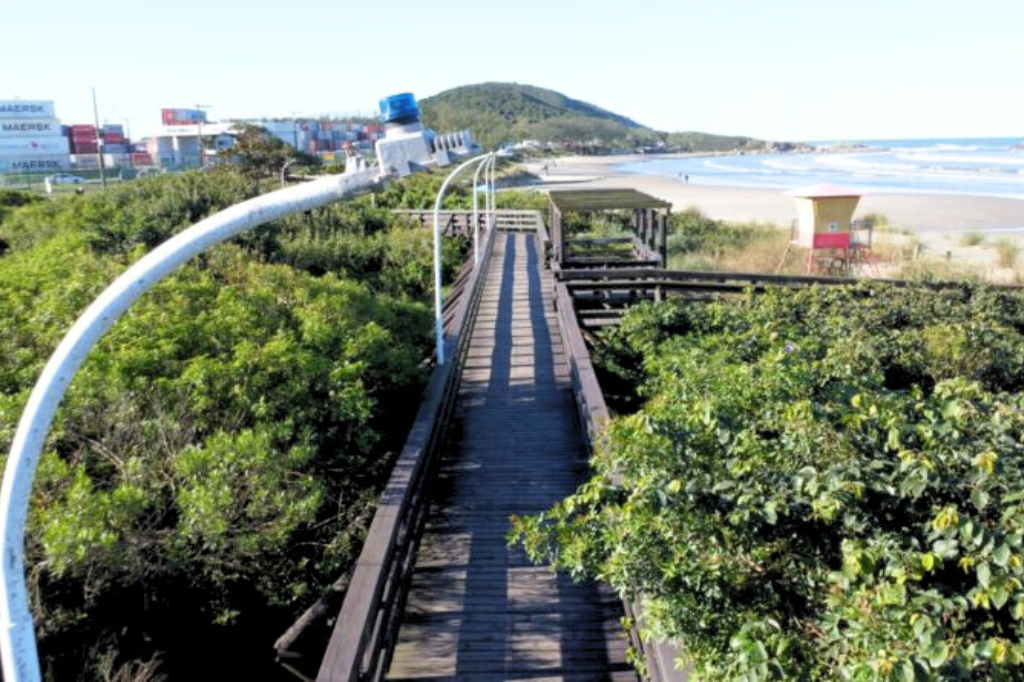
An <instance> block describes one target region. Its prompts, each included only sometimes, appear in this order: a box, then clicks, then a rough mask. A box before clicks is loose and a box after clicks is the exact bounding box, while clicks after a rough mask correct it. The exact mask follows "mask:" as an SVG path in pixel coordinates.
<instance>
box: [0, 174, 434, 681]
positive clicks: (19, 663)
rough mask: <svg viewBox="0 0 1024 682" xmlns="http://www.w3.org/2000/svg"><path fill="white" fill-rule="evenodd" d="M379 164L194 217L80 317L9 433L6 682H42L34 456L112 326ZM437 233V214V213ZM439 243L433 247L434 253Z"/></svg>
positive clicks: (362, 182)
mask: <svg viewBox="0 0 1024 682" xmlns="http://www.w3.org/2000/svg"><path fill="white" fill-rule="evenodd" d="M379 178H380V174H379V170H371V171H363V172H361V173H353V174H349V175H332V176H328V177H325V178H322V179H320V180H315V181H313V182H310V183H306V184H302V185H298V186H296V187H289V188H287V189H281V190H278V191H276V192H271V193H269V194H264V195H263V196H260V197H256V198H254V199H250V200H248V201H245V202H242V203H240V204H237V205H235V206H232V207H230V208H228V209H225V210H223V211H221V212H220V213H217V214H215V215H212V216H210V217H209V218H206V219H204V220H201V221H199V222H198V223H196V224H195V225H193V226H192V227H190V228H189V229H187V230H185V231H184V232H182V233H180V234H178V235H176V236H174V237H172V238H171V239H169V240H167V241H166V242H164V243H163V244H161V245H160V246H158V247H157V248H155V249H154V250H153V251H151V252H150V253H148V254H147V255H146V256H144V257H143V258H142V259H141V260H139V261H138V262H137V263H135V264H134V265H133V266H131V267H130V268H128V270H127V271H125V272H124V274H122V275H121V276H120V277H118V278H117V279H116V280H114V283H113V284H111V285H110V286H109V287H107V288H106V290H104V291H103V293H102V294H100V296H99V298H97V299H96V300H95V301H94V302H93V303H92V305H90V306H89V307H88V308H87V309H86V311H85V312H84V313H83V314H82V315H81V317H79V318H78V320H77V321H76V322H75V324H74V326H73V327H71V330H70V331H68V333H67V335H66V336H65V337H64V339H63V340H62V341H61V343H60V345H59V346H58V347H57V350H56V351H54V353H53V355H52V356H51V357H50V359H49V361H48V362H47V363H46V367H45V368H44V369H43V373H42V375H41V376H40V377H39V380H38V381H37V382H36V385H35V387H34V388H33V389H32V393H31V395H30V396H29V399H28V404H27V405H26V407H25V411H24V412H23V413H22V415H21V421H20V422H19V423H18V430H17V431H16V432H15V434H14V441H13V442H12V445H11V452H10V454H9V455H8V457H7V465H6V468H5V470H4V479H3V487H2V488H0V534H2V538H0V542H2V545H3V560H2V561H0V581H2V590H0V657H2V658H3V674H4V679H5V680H7V681H8V682H39V680H40V669H39V654H38V650H37V647H36V638H35V632H34V630H33V623H32V615H31V612H30V611H29V606H28V591H27V589H26V583H25V556H24V548H25V523H26V520H27V517H28V506H29V497H30V494H31V491H32V481H33V479H34V478H35V472H36V468H37V466H38V464H39V456H40V453H41V451H42V448H43V445H44V443H45V441H46V436H47V434H48V433H49V431H50V425H51V423H52V422H53V417H54V415H55V414H56V412H57V407H58V405H60V402H61V399H62V398H63V397H64V393H65V392H66V391H67V388H68V385H69V384H70V383H71V380H72V379H73V378H74V376H75V373H76V372H77V371H78V369H79V367H81V365H82V363H83V362H84V361H85V358H86V356H87V355H88V353H89V351H90V349H91V348H92V347H93V346H95V345H96V344H97V343H98V342H99V340H100V339H101V338H102V337H103V335H104V334H105V333H106V332H107V330H108V329H110V327H111V325H113V324H114V322H116V321H117V319H118V318H119V317H120V316H121V315H122V314H123V313H124V312H125V311H126V310H127V309H128V307H129V306H130V305H131V304H132V303H133V302H134V301H135V300H137V299H138V298H139V297H140V296H142V295H143V294H144V293H145V292H146V291H148V290H149V289H150V288H152V287H153V285H155V284H156V283H157V282H159V281H160V280H161V279H163V278H164V277H166V276H167V275H168V274H169V273H170V272H171V271H173V270H174V269H176V268H177V267H178V266H180V265H182V264H183V263H185V262H186V261H188V260H190V259H191V258H193V257H194V256H196V255H198V254H199V253H202V252H203V251H205V250H206V249H208V248H210V247H211V246H214V245H216V244H219V243H220V242H223V241H224V240H226V239H229V238H230V237H233V236H235V235H237V234H239V233H241V232H244V231H246V230H250V229H252V228H254V227H257V226H259V225H263V224H264V223H268V222H270V221H272V220H277V219H278V218H282V217H284V216H286V215H289V214H292V213H298V212H301V211H308V210H310V209H314V208H319V207H321V206H325V205H327V204H330V203H332V202H335V201H338V200H341V199H345V198H347V197H350V196H352V195H354V194H356V193H357V192H359V191H360V190H363V189H367V188H369V187H371V186H372V185H374V184H375V183H376V182H377V181H378V180H379ZM435 235H436V217H435ZM436 255H437V247H436V245H435V256H436Z"/></svg>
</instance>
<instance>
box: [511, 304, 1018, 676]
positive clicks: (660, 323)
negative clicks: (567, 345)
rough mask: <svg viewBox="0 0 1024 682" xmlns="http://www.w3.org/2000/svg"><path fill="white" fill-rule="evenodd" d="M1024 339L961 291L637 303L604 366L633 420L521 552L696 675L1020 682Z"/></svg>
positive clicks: (1008, 312)
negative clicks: (580, 581) (620, 609)
mask: <svg viewBox="0 0 1024 682" xmlns="http://www.w3.org/2000/svg"><path fill="white" fill-rule="evenodd" d="M1022 332H1024V298H1022V297H1021V296H1020V295H1018V294H1007V293H998V292H993V291H990V290H986V289H983V288H973V287H969V286H965V287H963V288H960V289H955V290H943V291H936V290H932V289H927V288H919V289H902V290H898V289H892V288H887V287H884V286H878V285H875V286H871V285H861V286H857V287H852V288H844V289H838V288H837V289H832V290H825V289H807V290H800V291H792V290H785V291H783V290H773V291H769V292H768V293H766V294H764V295H762V296H756V295H753V294H750V295H747V296H745V297H743V298H742V299H738V300H734V301H722V302H715V303H711V304H705V305H700V304H693V303H689V304H687V303H679V302H668V303H664V304H660V305H656V306H644V307H641V308H638V309H636V310H635V311H634V312H632V313H630V314H629V315H627V317H626V319H625V320H624V322H623V325H622V327H621V328H619V329H618V330H615V331H612V332H609V333H608V334H607V335H606V337H605V338H604V339H603V341H602V342H601V343H599V346H598V348H599V353H598V360H599V362H601V363H602V364H603V365H604V366H605V368H606V370H607V371H608V372H610V373H611V374H613V375H617V376H619V377H620V378H621V379H622V383H623V384H624V385H628V384H632V385H633V386H634V387H635V388H636V390H637V394H636V395H637V397H638V399H639V400H641V401H642V403H640V404H642V407H641V408H640V409H639V410H638V411H636V412H635V413H633V414H629V415H624V416H620V417H618V418H616V419H615V420H613V422H612V423H611V425H610V427H609V428H608V430H607V432H606V434H605V441H604V443H603V445H601V446H600V448H599V450H598V452H597V454H596V457H595V460H594V463H595V465H596V467H597V473H596V475H595V476H594V477H593V478H592V480H590V481H589V482H588V483H586V484H585V485H583V486H582V487H581V488H580V489H579V490H577V492H576V493H575V494H574V495H572V496H571V497H569V498H567V499H566V500H565V501H563V502H562V503H560V504H558V505H557V506H555V507H554V508H553V509H552V510H551V511H550V512H548V513H546V514H543V515H541V516H538V517H530V518H527V519H520V520H517V522H516V534H517V538H518V539H519V541H521V542H522V543H524V544H525V546H526V548H527V550H528V552H529V554H530V555H531V556H532V557H534V558H536V559H542V558H544V559H550V560H553V561H554V562H555V563H556V565H557V566H558V567H560V568H561V569H563V570H568V571H570V572H571V573H572V574H573V575H575V576H584V575H587V576H594V577H598V578H601V579H604V580H607V581H609V582H610V583H611V584H612V585H613V586H615V587H616V588H617V589H618V590H619V591H620V592H621V593H622V594H623V595H625V596H627V597H629V598H640V599H642V601H643V604H644V609H645V614H646V620H645V627H646V629H647V631H648V633H649V634H650V635H652V636H655V637H660V638H668V639H670V640H672V641H674V642H675V643H677V644H678V645H679V646H680V647H681V651H682V652H683V655H684V656H685V657H686V658H687V660H688V661H689V662H691V663H692V664H693V666H694V669H695V675H696V678H697V679H702V680H718V679H730V680H732V679H747V680H767V679H796V680H834V679H851V680H873V679H898V680H912V679H936V680H938V679H1022V674H1024V673H1022V669H1024V667H1022V666H1024V620H1022V618H1024V399H1022V397H1021V393H1020V391H1021V389H1022V388H1024V337H1022ZM637 405H638V404H637V403H634V407H636V406H637Z"/></svg>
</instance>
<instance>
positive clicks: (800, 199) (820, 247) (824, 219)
mask: <svg viewBox="0 0 1024 682" xmlns="http://www.w3.org/2000/svg"><path fill="white" fill-rule="evenodd" d="M788 194H789V195H790V196H792V197H793V200H794V201H795V202H796V213H797V219H796V220H795V221H794V222H793V234H792V236H791V239H790V245H789V247H788V248H787V249H786V251H787V252H788V251H789V248H792V247H794V246H795V247H797V248H800V249H806V250H807V274H811V273H812V272H815V271H818V272H820V271H827V272H831V273H835V274H843V275H848V274H850V272H851V271H852V268H853V265H854V264H856V263H861V262H868V260H869V259H867V258H866V254H867V253H868V252H870V249H871V227H870V226H869V225H867V224H864V223H854V221H853V212H854V211H855V210H856V209H857V204H858V202H859V201H860V194H858V193H857V192H855V191H853V190H850V189H847V188H845V187H838V186H836V185H830V184H821V185H814V186H812V187H803V188H801V189H795V190H792V191H791V192H788ZM783 260H785V257H783Z"/></svg>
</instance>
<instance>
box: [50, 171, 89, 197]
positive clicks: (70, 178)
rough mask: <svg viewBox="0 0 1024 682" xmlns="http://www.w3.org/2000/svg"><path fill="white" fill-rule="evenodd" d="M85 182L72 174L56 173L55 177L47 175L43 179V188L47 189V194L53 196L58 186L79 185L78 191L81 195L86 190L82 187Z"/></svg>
mask: <svg viewBox="0 0 1024 682" xmlns="http://www.w3.org/2000/svg"><path fill="white" fill-rule="evenodd" d="M84 182H85V180H83V179H82V178H80V177H78V176H77V175H72V174H71V173H55V174H54V175H47V176H46V177H45V178H44V179H43V187H44V188H45V189H46V193H47V194H53V188H54V187H55V186H56V185H78V189H77V190H76V191H77V192H78V193H79V194H81V193H82V192H83V190H84V188H83V187H82V183H84Z"/></svg>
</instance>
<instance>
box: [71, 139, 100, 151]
mask: <svg viewBox="0 0 1024 682" xmlns="http://www.w3.org/2000/svg"><path fill="white" fill-rule="evenodd" d="M99 151H100V148H99V145H97V144H96V142H95V141H93V142H72V143H71V153H72V154H98V153H99Z"/></svg>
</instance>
